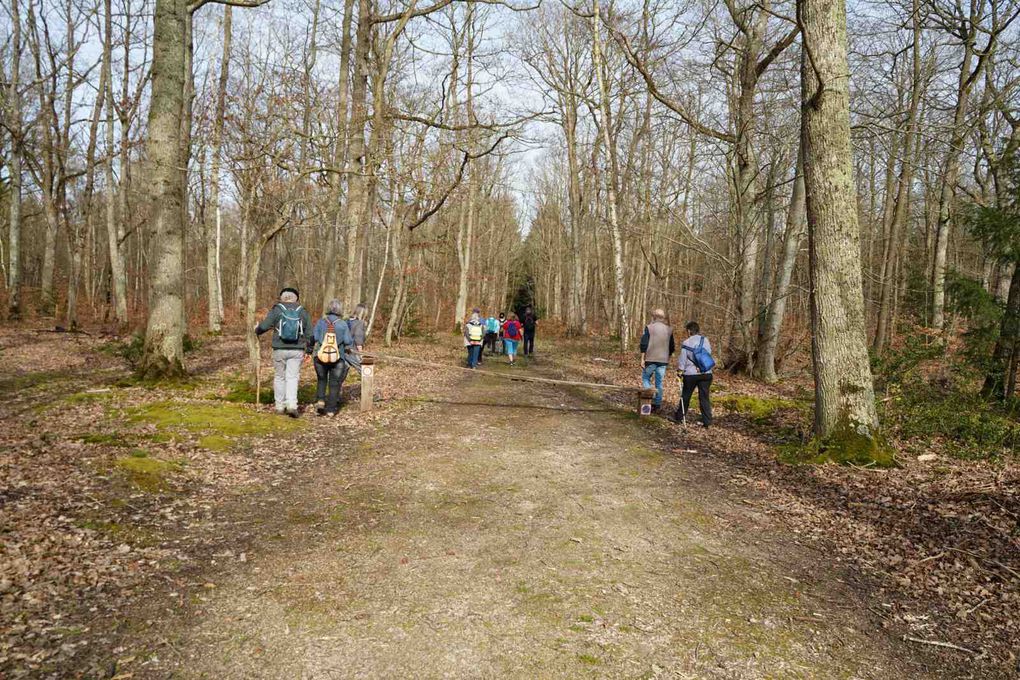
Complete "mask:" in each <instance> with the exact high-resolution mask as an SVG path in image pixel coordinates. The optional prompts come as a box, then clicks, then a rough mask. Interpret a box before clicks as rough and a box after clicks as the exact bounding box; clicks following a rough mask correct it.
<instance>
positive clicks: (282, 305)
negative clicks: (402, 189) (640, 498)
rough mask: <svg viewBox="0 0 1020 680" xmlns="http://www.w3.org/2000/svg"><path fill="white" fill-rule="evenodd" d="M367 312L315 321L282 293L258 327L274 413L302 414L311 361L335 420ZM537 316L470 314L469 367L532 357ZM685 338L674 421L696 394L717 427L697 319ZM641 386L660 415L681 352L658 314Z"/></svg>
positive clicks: (644, 351) (645, 338)
mask: <svg viewBox="0 0 1020 680" xmlns="http://www.w3.org/2000/svg"><path fill="white" fill-rule="evenodd" d="M367 312H368V308H367V307H366V306H365V305H363V304H359V305H356V306H355V307H354V310H353V311H352V313H351V314H350V316H348V317H347V318H344V313H343V305H342V304H341V302H340V301H339V300H331V301H330V302H329V304H328V305H326V313H325V314H324V315H323V316H322V318H321V319H319V320H318V321H316V322H315V323H314V324H312V319H311V315H309V313H308V310H306V309H305V308H304V307H302V306H301V303H300V296H299V294H298V291H297V289H296V288H290V287H287V288H284V289H283V290H281V291H280V297H279V301H278V302H277V303H276V304H274V305H273V307H272V309H270V310H269V313H268V314H266V317H265V318H264V319H263V320H262V322H261V323H259V325H258V326H256V327H255V334H256V335H258V336H261V335H262V334H263V333H267V332H269V331H273V369H274V379H273V398H274V401H275V408H276V412H277V413H280V414H287V415H289V416H291V417H293V418H296V417H298V379H299V376H300V374H301V364H302V363H303V362H306V361H308V360H309V359H310V360H311V361H312V362H313V364H314V366H315V376H316V387H315V402H316V403H315V408H316V411H317V412H318V413H319V415H325V416H335V415H336V414H337V412H338V411H339V410H340V405H341V403H340V402H341V396H342V394H343V384H344V380H345V379H346V378H347V374H348V372H349V371H350V369H351V367H354V369H355V370H358V371H360V370H361V352H362V351H363V350H364V347H365V335H366V331H367V325H366V323H365V317H366V316H367ZM537 324H538V317H537V315H536V314H535V312H534V310H533V309H532V308H531V307H526V308H525V309H524V311H523V312H522V313H521V315H520V316H518V315H517V314H515V313H513V312H511V313H510V314H509V315H508V314H506V313H504V312H500V313H499V315H498V316H488V317H483V316H482V311H481V310H480V309H479V308H477V307H476V308H475V309H473V310H471V316H470V317H469V318H468V320H467V322H466V323H465V324H464V346H465V347H466V348H467V365H468V367H469V368H477V367H478V366H479V364H481V363H482V354H483V351H484V349H485V348H488V350H489V355H490V356H492V355H494V354H496V353H497V352H502V353H505V354H506V356H507V357H508V359H509V363H510V365H511V366H513V365H515V362H516V359H517V348H518V346H519V345H520V344H521V343H523V345H524V347H523V353H524V355H525V356H529V355H532V354H534V352H535V330H536V328H537ZM684 328H685V330H686V331H687V339H686V340H685V341H684V342H683V343H681V345H680V353H679V357H678V360H677V367H676V373H677V377H678V379H679V380H680V383H681V389H680V403H679V404H678V405H677V409H676V412H675V413H674V414H673V420H675V421H678V422H684V423H686V422H687V413H688V411H689V410H690V404H691V396H693V394H694V392H695V391H697V392H698V405H699V407H700V416H701V419H700V422H701V425H702V426H704V427H709V426H711V424H712V403H711V399H710V396H709V388H710V387H711V385H712V370H713V368H714V367H715V360H714V359H713V358H712V345H711V343H709V341H708V338H706V337H705V336H704V335H702V334H701V328H700V326H699V325H698V323H697V322H696V321H689V322H688V323H687V324H686V325H685V326H684ZM640 349H641V383H642V385H643V386H644V388H645V389H651V387H652V384H653V382H654V384H655V395H654V397H653V398H652V410H653V412H660V411H661V410H662V394H663V382H664V380H665V377H666V370H667V368H668V366H669V362H670V359H671V357H672V356H673V355H674V354H676V353H677V347H676V340H675V338H674V336H673V329H672V328H671V327H670V326H669V324H668V323H667V322H666V313H665V312H664V311H663V310H661V309H655V310H653V311H652V319H651V322H650V323H649V324H648V325H647V326H645V329H644V333H643V334H642V335H641V344H640Z"/></svg>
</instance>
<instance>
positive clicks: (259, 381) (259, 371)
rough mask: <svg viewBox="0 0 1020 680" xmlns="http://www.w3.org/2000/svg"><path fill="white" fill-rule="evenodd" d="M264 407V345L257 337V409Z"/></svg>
mask: <svg viewBox="0 0 1020 680" xmlns="http://www.w3.org/2000/svg"><path fill="white" fill-rule="evenodd" d="M259 406H262V345H261V344H259V339H258V336H256V337H255V408H256V410H257V409H258V407H259Z"/></svg>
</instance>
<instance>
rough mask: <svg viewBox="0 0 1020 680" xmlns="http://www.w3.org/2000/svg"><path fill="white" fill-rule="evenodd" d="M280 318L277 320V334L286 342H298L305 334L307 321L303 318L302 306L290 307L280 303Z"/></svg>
mask: <svg viewBox="0 0 1020 680" xmlns="http://www.w3.org/2000/svg"><path fill="white" fill-rule="evenodd" d="M280 309H281V312H280V320H279V321H277V322H276V335H277V337H279V338H280V340H283V341H284V342H297V341H298V340H300V339H301V336H303V335H304V334H305V323H304V321H303V320H302V319H301V307H300V306H299V307H296V308H295V309H290V308H289V307H287V306H286V305H283V304H281V305H280Z"/></svg>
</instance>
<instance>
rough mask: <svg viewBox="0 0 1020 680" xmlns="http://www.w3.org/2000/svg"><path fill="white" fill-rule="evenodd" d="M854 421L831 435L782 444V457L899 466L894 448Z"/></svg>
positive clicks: (792, 460)
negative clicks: (853, 423)
mask: <svg viewBox="0 0 1020 680" xmlns="http://www.w3.org/2000/svg"><path fill="white" fill-rule="evenodd" d="M862 429H866V428H858V427H854V426H853V425H852V424H851V423H844V424H841V425H839V426H838V427H837V428H836V429H835V431H834V432H833V433H832V434H830V435H829V436H828V437H824V438H820V437H815V438H814V439H812V440H810V441H809V442H807V443H806V444H803V445H792V446H786V447H783V448H782V449H781V451H780V458H781V459H782V460H783V461H785V462H787V463H791V464H795V465H796V464H809V465H820V464H823V463H837V464H839V465H856V466H859V467H872V468H891V467H897V466H898V465H897V463H896V458H895V456H894V454H893V450H892V448H891V447H890V446H889V445H888V443H887V442H886V441H885V440H884V438H883V437H881V436H879V435H868V434H865V433H864V432H862V431H861V430H862Z"/></svg>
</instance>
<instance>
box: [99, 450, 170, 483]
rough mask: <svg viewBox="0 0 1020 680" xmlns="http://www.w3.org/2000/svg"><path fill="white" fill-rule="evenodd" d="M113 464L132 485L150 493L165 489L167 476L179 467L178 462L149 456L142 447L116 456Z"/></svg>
mask: <svg viewBox="0 0 1020 680" xmlns="http://www.w3.org/2000/svg"><path fill="white" fill-rule="evenodd" d="M113 465H114V467H115V468H117V469H118V470H120V471H121V472H122V473H124V475H125V476H126V477H127V478H128V481H130V482H131V485H132V486H135V487H137V488H139V489H141V490H143V491H148V492H150V493H156V492H159V491H165V490H166V489H167V488H168V486H169V484H168V482H167V477H168V476H170V475H171V474H173V473H175V472H179V471H180V469H181V466H180V464H179V463H173V462H170V461H166V460H161V459H159V458H150V457H149V455H148V452H146V451H144V450H142V449H136V450H135V451H132V452H131V454H130V455H127V456H123V457H121V458H118V459H117V460H115V461H114V463H113Z"/></svg>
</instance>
